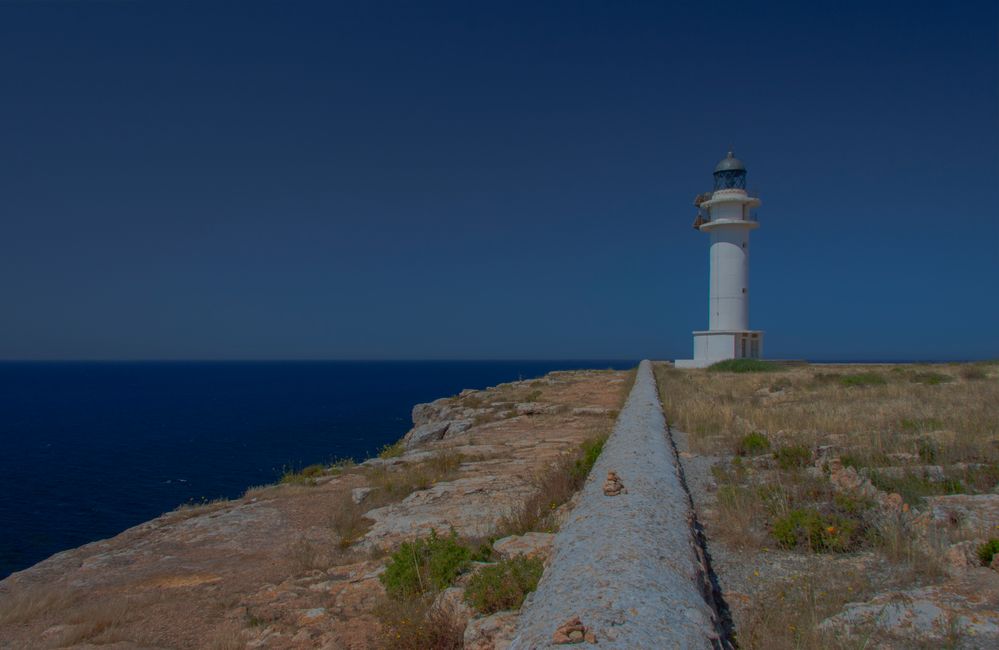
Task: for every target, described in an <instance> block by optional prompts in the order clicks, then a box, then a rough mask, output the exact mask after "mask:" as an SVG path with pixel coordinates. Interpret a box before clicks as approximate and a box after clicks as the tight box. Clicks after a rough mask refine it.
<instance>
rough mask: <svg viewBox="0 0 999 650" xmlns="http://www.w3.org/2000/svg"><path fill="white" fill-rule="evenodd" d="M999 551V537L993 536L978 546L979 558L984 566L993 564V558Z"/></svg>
mask: <svg viewBox="0 0 999 650" xmlns="http://www.w3.org/2000/svg"><path fill="white" fill-rule="evenodd" d="M996 553H999V539H995V538H991V539H989V541H987V542H985V543H984V544H982V545H981V546H979V547H978V559H979V560H981V561H982V564H983V565H984V566H989V565H990V564H992V558H994V557H995V555H996Z"/></svg>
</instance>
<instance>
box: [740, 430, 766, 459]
mask: <svg viewBox="0 0 999 650" xmlns="http://www.w3.org/2000/svg"><path fill="white" fill-rule="evenodd" d="M768 449H770V440H768V439H767V437H766V436H765V435H763V434H762V433H757V432H756V431H754V432H752V433H750V434H747V435H745V436H743V437H742V438H740V439H739V442H738V443H737V444H736V446H735V453H736V454H738V455H739V456H759V455H760V454H763V453H766V452H767V450H768Z"/></svg>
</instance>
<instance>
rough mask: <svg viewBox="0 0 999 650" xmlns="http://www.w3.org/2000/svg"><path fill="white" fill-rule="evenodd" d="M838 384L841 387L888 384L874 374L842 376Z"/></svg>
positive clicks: (859, 373)
mask: <svg viewBox="0 0 999 650" xmlns="http://www.w3.org/2000/svg"><path fill="white" fill-rule="evenodd" d="M839 383H840V384H842V385H843V386H847V387H853V386H883V385H885V384H887V383H888V382H887V381H886V380H885V378H884V377H882V376H881V375H880V374H878V373H876V372H858V373H856V374H852V375H842V376H841V377H840V378H839Z"/></svg>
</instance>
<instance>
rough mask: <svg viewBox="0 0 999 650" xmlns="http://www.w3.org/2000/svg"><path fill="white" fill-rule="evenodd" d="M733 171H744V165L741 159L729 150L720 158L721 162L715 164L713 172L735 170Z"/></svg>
mask: <svg viewBox="0 0 999 650" xmlns="http://www.w3.org/2000/svg"><path fill="white" fill-rule="evenodd" d="M735 171H743V172H744V171H746V166H745V165H743V164H742V161H741V160H739V159H738V158H736V157H735V156H733V155H732V152H731V151H729V152H728V155H727V156H725V157H724V158H722V160H721V162H720V163H718V164H717V165H715V173H716V174H717V173H718V172H735Z"/></svg>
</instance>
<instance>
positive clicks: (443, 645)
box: [375, 596, 466, 650]
mask: <svg viewBox="0 0 999 650" xmlns="http://www.w3.org/2000/svg"><path fill="white" fill-rule="evenodd" d="M375 616H376V617H377V618H378V620H379V622H380V623H381V635H380V639H379V640H380V645H381V647H382V648H391V649H392V650H428V649H431V648H432V649H433V650H461V648H462V647H464V636H465V624H466V621H465V619H464V618H463V617H461V616H459V615H458V614H457V613H456V612H454V611H452V610H451V609H448V608H446V607H443V606H440V605H436V604H434V601H433V598H432V597H430V596H417V597H412V598H404V599H396V598H386V599H384V600H383V601H382V602H381V603H379V605H378V606H377V607H376V609H375Z"/></svg>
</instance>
